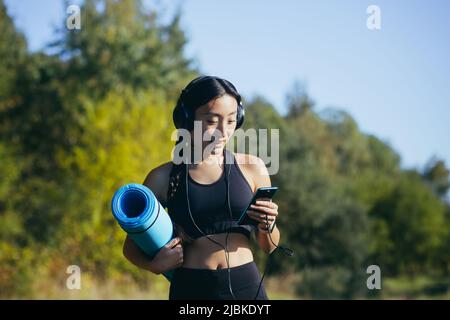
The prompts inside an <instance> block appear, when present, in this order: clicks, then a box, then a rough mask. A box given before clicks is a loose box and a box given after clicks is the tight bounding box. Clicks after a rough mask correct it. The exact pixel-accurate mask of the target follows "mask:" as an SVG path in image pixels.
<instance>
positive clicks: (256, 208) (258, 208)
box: [250, 204, 278, 216]
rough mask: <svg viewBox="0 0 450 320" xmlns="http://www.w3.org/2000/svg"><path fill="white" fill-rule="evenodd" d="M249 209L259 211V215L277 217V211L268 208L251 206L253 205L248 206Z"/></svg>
mask: <svg viewBox="0 0 450 320" xmlns="http://www.w3.org/2000/svg"><path fill="white" fill-rule="evenodd" d="M250 208H251V209H252V211H260V212H261V213H264V214H268V215H271V216H277V215H278V210H277V209H275V208H268V207H263V206H257V205H253V204H252V205H251V206H250Z"/></svg>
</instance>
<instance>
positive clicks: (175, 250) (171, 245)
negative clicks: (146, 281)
mask: <svg viewBox="0 0 450 320" xmlns="http://www.w3.org/2000/svg"><path fill="white" fill-rule="evenodd" d="M123 255H124V256H125V258H127V259H128V260H129V261H130V262H131V263H132V264H134V265H135V266H137V267H139V268H141V269H145V270H148V271H151V272H153V273H155V274H160V273H163V272H165V271H168V270H171V269H175V268H178V267H181V265H182V264H183V247H182V246H181V239H180V238H178V237H176V238H173V239H172V240H170V241H169V242H168V243H167V244H166V245H165V246H164V247H162V248H161V250H159V251H158V253H157V254H156V256H155V257H154V258H153V259H150V257H149V256H147V255H146V254H145V253H144V252H142V250H141V249H139V247H138V246H137V245H136V244H135V243H134V242H133V240H132V239H131V238H130V237H128V236H127V237H126V238H125V242H124V244H123Z"/></svg>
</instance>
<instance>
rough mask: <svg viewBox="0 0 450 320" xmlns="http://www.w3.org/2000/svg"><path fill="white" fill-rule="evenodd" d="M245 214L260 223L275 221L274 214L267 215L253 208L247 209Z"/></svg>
mask: <svg viewBox="0 0 450 320" xmlns="http://www.w3.org/2000/svg"><path fill="white" fill-rule="evenodd" d="M247 214H248V216H249V217H250V218H252V219H253V220H256V221H258V222H261V223H267V222H268V223H269V224H270V223H272V222H273V221H275V216H273V215H268V214H265V213H260V212H257V211H253V210H247Z"/></svg>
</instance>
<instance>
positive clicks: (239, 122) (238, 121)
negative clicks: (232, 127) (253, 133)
mask: <svg viewBox="0 0 450 320" xmlns="http://www.w3.org/2000/svg"><path fill="white" fill-rule="evenodd" d="M244 118H245V110H244V107H243V106H242V103H239V105H238V110H237V115H236V129H239V128H240V127H242V125H243V124H244Z"/></svg>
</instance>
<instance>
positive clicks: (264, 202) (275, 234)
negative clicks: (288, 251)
mask: <svg viewBox="0 0 450 320" xmlns="http://www.w3.org/2000/svg"><path fill="white" fill-rule="evenodd" d="M252 167H253V170H252V172H253V181H254V183H255V188H256V189H258V188H260V187H270V186H271V185H272V184H271V181H270V176H269V173H268V171H267V168H266V165H265V164H264V162H263V161H262V160H261V159H260V158H257V161H256V164H255V165H252ZM248 215H249V216H250V217H251V218H253V219H254V220H257V221H258V222H259V224H258V228H257V231H256V238H257V241H258V244H259V247H260V248H261V249H262V250H263V251H264V252H266V253H271V252H272V251H273V250H274V249H275V248H276V245H278V244H279V242H280V230H278V228H277V226H276V224H275V221H276V219H277V217H278V205H277V204H276V203H275V202H273V201H272V200H270V199H260V200H258V201H257V202H256V204H255V205H252V206H251V210H249V211H248ZM267 226H268V227H267Z"/></svg>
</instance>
